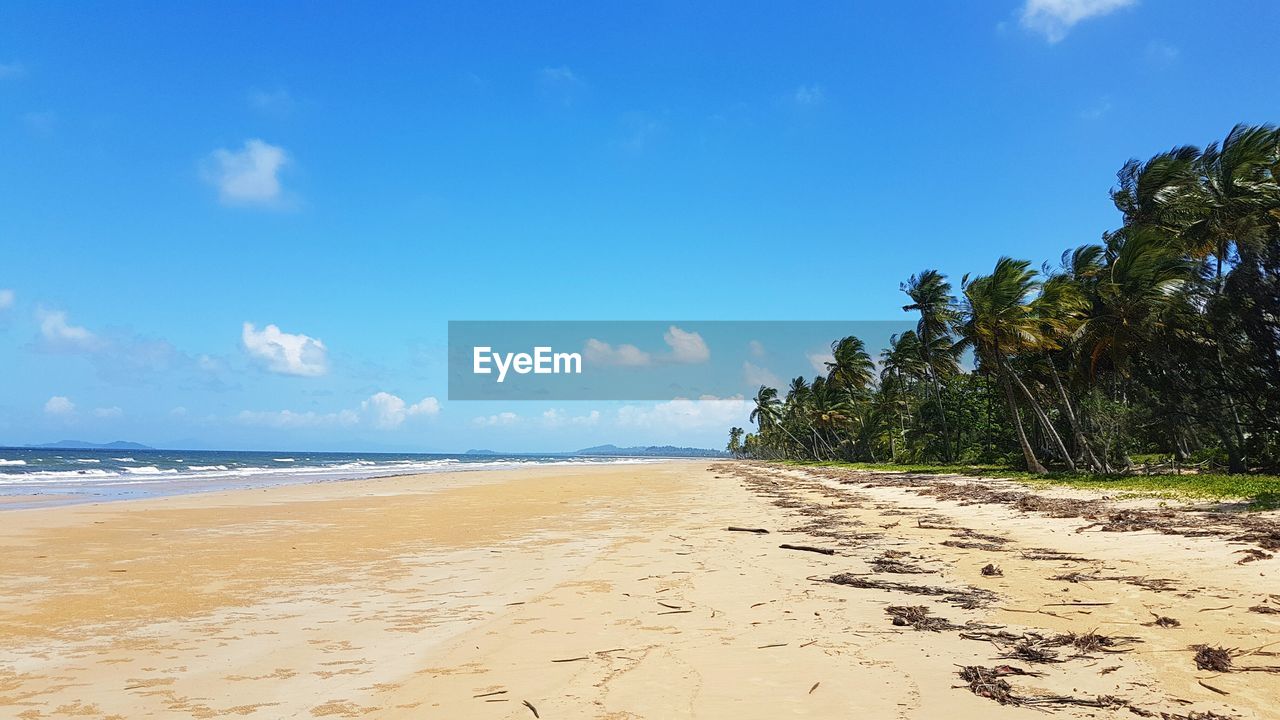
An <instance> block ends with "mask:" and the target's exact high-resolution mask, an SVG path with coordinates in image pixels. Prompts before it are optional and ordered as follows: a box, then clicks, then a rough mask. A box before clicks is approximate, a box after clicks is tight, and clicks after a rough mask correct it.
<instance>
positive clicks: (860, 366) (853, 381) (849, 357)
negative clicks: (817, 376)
mask: <svg viewBox="0 0 1280 720" xmlns="http://www.w3.org/2000/svg"><path fill="white" fill-rule="evenodd" d="M831 355H832V360H831V362H828V363H825V364H826V367H827V380H828V381H830V382H831V383H832V384H833V385H834V386H835V387H836V388H837V389H839V390H841V391H843V392H845V393H848V394H849V396H850V397H856V396H858V395H861V394H863V393H864V392H866V390H867V388H868V387H870V386H871V381H872V380H873V379H874V378H875V369H876V364H875V363H874V362H872V360H871V356H870V355H868V354H867V346H866V344H865V343H863V342H862V340H861V339H859V338H856V337H854V336H852V335H850V336H848V337H844V338H841V339H839V340H836V341H835V342H833V343H831Z"/></svg>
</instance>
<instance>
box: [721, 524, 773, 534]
mask: <svg viewBox="0 0 1280 720" xmlns="http://www.w3.org/2000/svg"><path fill="white" fill-rule="evenodd" d="M725 530H728V531H729V532H749V533H756V534H757V535H768V534H769V531H768V530H765V529H764V528H748V527H734V526H732V525H730V526H729V527H727V528H725Z"/></svg>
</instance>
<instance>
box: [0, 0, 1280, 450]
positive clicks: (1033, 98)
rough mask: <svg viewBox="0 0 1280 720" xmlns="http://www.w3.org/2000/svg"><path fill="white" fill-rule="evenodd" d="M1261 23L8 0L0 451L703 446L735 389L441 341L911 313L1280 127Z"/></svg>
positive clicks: (714, 438) (909, 8) (1097, 1)
mask: <svg viewBox="0 0 1280 720" xmlns="http://www.w3.org/2000/svg"><path fill="white" fill-rule="evenodd" d="M1278 27H1280V4H1277V3H1274V2H1269V1H1263V0H1256V1H1249V0H1238V1H1234V2H1230V3H1203V2H1194V1H1189V0H1188V1H1180V0H1166V1H1161V2H1156V1H1155V0H1146V1H1145V2H1142V1H1140V0H990V1H989V2H983V3H971V2H959V1H956V2H933V1H924V0H920V1H918V2H901V3H836V2H832V3H824V2H817V3H804V4H803V6H797V5H795V4H790V5H779V4H777V3H756V2H746V3H744V2H706V3H687V2H669V3H661V2H659V3H643V2H642V3H585V2H584V3H569V2H562V3H553V4H548V5H546V6H542V7H538V8H534V7H533V6H531V5H529V4H526V3H487V4H486V3H446V2H441V3H412V4H410V3H405V4H397V3H380V4H378V5H377V7H376V9H373V8H371V7H367V6H360V5H357V4H341V5H340V4H333V3H271V4H263V3H250V2H228V3H204V4H196V3H123V4H122V3H75V4H70V3H63V4H50V3H38V2H8V3H4V4H3V5H2V6H0V377H3V378H5V381H4V382H3V383H2V384H0V444H26V443H37V442H48V441H53V440H58V439H64V438H76V439H85V440H90V441H108V440H115V439H125V440H133V441H138V442H144V443H147V444H152V445H158V446H165V447H184V448H226V449H309V450H364V451H374V450H394V451H413V450H422V451H461V450H466V449H469V448H489V449H495V450H500V451H501V450H505V451H538V450H569V449H574V448H577V447H583V446H587V445H593V444H597V443H615V444H619V445H629V444H667V443H670V444H677V445H701V446H720V445H722V444H723V442H724V438H725V434H726V433H725V430H726V428H727V427H728V426H729V425H730V424H740V425H745V423H746V413H747V409H748V402H747V400H746V398H749V397H750V395H751V394H752V390H753V389H752V388H751V387H749V383H748V382H747V381H748V378H746V377H744V379H743V380H744V382H743V389H742V397H738V396H737V395H736V394H735V395H726V396H724V397H719V396H717V399H715V400H699V399H694V398H677V397H673V398H672V399H671V400H668V401H650V402H643V403H639V402H597V403H592V402H572V403H554V402H551V403H547V402H543V403H539V402H533V401H511V402H503V401H484V402H475V401H455V402H451V401H450V400H449V399H448V397H447V382H446V377H447V376H446V368H445V362H444V361H445V355H446V353H445V337H446V323H447V322H448V321H449V320H570V319H581V320H672V321H676V320H901V319H903V317H904V315H903V313H902V310H901V306H902V305H903V303H904V300H903V298H904V296H903V295H902V294H901V293H900V292H899V289H898V284H899V282H901V281H902V280H905V279H906V278H907V277H908V276H910V275H911V274H912V273H915V272H918V271H920V270H922V269H924V268H929V267H933V268H938V269H940V270H942V271H943V272H945V273H947V274H948V275H950V276H951V277H952V278H953V280H954V281H955V282H956V284H957V285H958V284H959V282H958V281H959V278H960V277H961V276H962V275H963V274H964V273H981V272H983V271H986V270H989V269H990V267H991V266H992V265H993V264H994V262H995V260H996V258H998V257H999V256H1001V255H1012V256H1016V257H1021V258H1027V259H1031V260H1034V261H1035V262H1037V263H1039V262H1043V261H1056V260H1057V259H1058V258H1059V256H1060V255H1061V253H1062V251H1063V250H1065V249H1067V248H1070V247H1074V246H1076V245H1080V244H1082V243H1086V242H1093V241H1096V240H1097V238H1098V237H1099V236H1100V234H1101V233H1102V232H1103V231H1104V230H1107V229H1109V228H1113V227H1115V226H1116V224H1117V223H1118V215H1117V213H1116V212H1115V210H1114V208H1113V207H1112V206H1111V204H1110V201H1109V199H1108V194H1107V193H1108V190H1109V189H1110V188H1111V187H1112V186H1113V185H1114V181H1115V172H1116V171H1117V170H1118V169H1119V168H1120V166H1121V165H1122V164H1123V163H1124V162H1125V161H1126V160H1127V159H1129V158H1130V157H1135V156H1137V157H1145V156H1150V155H1151V154H1153V153H1155V152H1159V151H1161V150H1164V149H1167V148H1169V147H1172V146H1174V145H1179V144H1187V143H1190V144H1197V145H1203V144H1207V143H1208V142H1210V141H1212V140H1214V139H1216V138H1220V137H1222V136H1223V135H1225V134H1226V133H1227V131H1228V130H1229V129H1230V127H1231V126H1232V125H1233V124H1235V123H1237V122H1250V123H1260V122H1269V121H1276V120H1278V119H1280V118H1277V117H1276V115H1275V112H1276V109H1277V108H1280V73H1277V72H1276V67H1277V66H1276V57H1277V50H1278V49H1280V47H1278V46H1280V39H1278V38H1280V36H1277V34H1276V32H1275V31H1276V28H1278ZM712 351H713V352H714V351H716V350H715V348H712ZM760 369H763V370H765V371H766V372H769V373H772V374H776V375H779V376H784V377H785V374H784V373H785V372H786V368H783V367H780V366H779V367H764V366H761V367H760ZM757 379H758V378H757Z"/></svg>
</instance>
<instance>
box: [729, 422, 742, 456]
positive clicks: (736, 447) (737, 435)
mask: <svg viewBox="0 0 1280 720" xmlns="http://www.w3.org/2000/svg"><path fill="white" fill-rule="evenodd" d="M742 432H743V431H742V428H740V427H731V428H729V444H728V445H727V446H725V450H728V451H729V454H730V455H732V456H733V457H742Z"/></svg>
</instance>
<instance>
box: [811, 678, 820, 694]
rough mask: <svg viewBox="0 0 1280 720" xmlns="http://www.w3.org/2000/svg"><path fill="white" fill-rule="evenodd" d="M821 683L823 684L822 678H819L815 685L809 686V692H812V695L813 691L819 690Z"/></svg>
mask: <svg viewBox="0 0 1280 720" xmlns="http://www.w3.org/2000/svg"><path fill="white" fill-rule="evenodd" d="M821 684H822V681H821V680H819V681H818V682H816V683H814V684H813V687H810V688H809V694H810V695H812V694H813V691H814V690H817V689H818V686H819V685H821Z"/></svg>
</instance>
